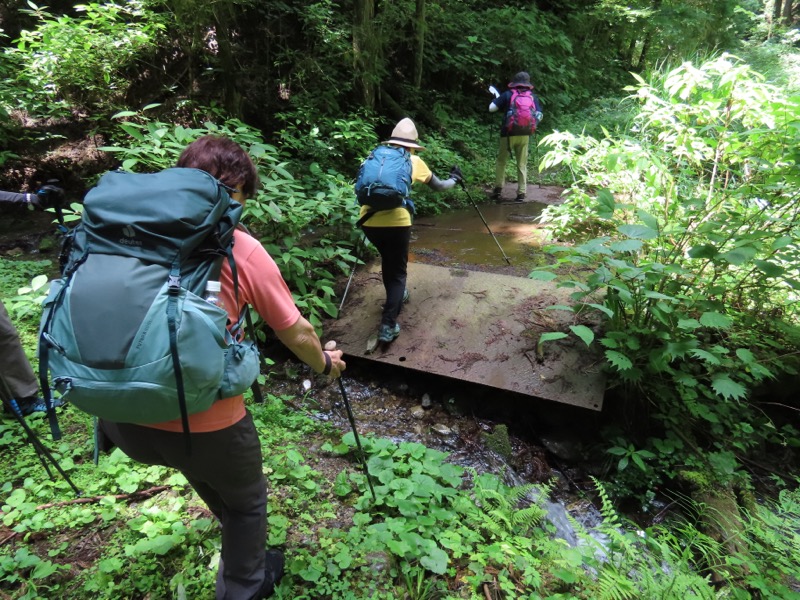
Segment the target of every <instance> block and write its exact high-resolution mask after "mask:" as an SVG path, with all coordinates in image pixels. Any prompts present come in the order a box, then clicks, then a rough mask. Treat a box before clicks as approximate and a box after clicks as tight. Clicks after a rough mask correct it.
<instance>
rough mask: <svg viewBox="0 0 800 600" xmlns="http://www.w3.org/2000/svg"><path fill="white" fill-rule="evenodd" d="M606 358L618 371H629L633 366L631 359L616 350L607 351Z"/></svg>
mask: <svg viewBox="0 0 800 600" xmlns="http://www.w3.org/2000/svg"><path fill="white" fill-rule="evenodd" d="M606 358H607V359H608V362H610V363H611V364H612V365H614V367H615V368H616V369H617V371H627V370H628V369H630V368H631V367H632V366H633V363H632V362H631V359H630V358H628V357H627V356H625V355H624V354H623V353H622V352H617V351H616V350H606Z"/></svg>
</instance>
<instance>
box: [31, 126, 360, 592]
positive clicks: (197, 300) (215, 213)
mask: <svg viewBox="0 0 800 600" xmlns="http://www.w3.org/2000/svg"><path fill="white" fill-rule="evenodd" d="M258 181H259V179H258V173H257V170H256V167H255V165H254V164H253V162H252V160H251V158H250V156H249V155H248V154H247V152H245V151H244V150H243V149H242V148H241V147H240V146H239V145H238V144H236V143H235V142H233V141H232V140H229V139H227V138H223V137H217V136H205V137H202V138H200V139H198V140H196V141H194V142H193V143H191V144H190V145H189V146H187V147H186V149H185V150H184V151H183V153H182V154H181V156H180V158H179V160H178V164H177V167H176V168H172V169H166V170H164V171H161V172H159V173H153V174H135V173H125V172H119V171H117V172H111V173H107V174H106V175H104V176H103V178H101V179H100V181H99V182H98V185H97V186H96V187H95V188H94V189H93V190H91V191H90V192H89V194H87V196H86V198H85V200H84V213H83V214H84V216H83V222H82V224H81V226H80V227H79V228H77V230H76V231H75V235H74V236H73V240H72V247H71V249H70V250H69V258H68V260H67V261H66V267H65V271H64V276H63V277H62V280H59V281H58V282H54V283H53V284H51V291H50V294H49V296H48V298H47V300H46V301H45V313H46V314H45V316H44V317H43V325H42V333H41V339H40V365H41V364H42V361H43V358H44V362H45V366H46V367H49V369H50V371H51V373H52V377H53V381H54V384H55V385H56V388H57V389H58V390H59V391H61V393H62V394H63V398H64V399H65V400H69V401H71V402H72V403H73V404H74V405H75V406H76V407H77V408H79V409H81V410H84V411H86V412H88V413H90V414H93V415H96V416H98V417H99V423H98V432H97V433H98V437H99V444H100V445H101V446H102V448H103V449H104V450H109V449H110V448H112V447H113V446H118V447H119V448H120V449H121V450H122V451H123V452H125V454H127V455H128V456H130V457H131V458H133V459H134V460H137V461H139V462H142V463H145V464H155V465H164V466H168V467H172V468H175V469H178V470H179V471H180V472H181V473H182V474H183V475H184V476H185V477H186V479H187V481H188V482H189V483H190V484H191V485H192V487H193V488H194V490H195V491H196V492H197V494H198V496H200V498H202V499H203V501H204V502H205V503H206V504H207V505H208V507H209V509H210V510H211V512H212V513H214V515H215V516H216V517H217V518H218V519H219V521H220V524H221V529H222V550H221V555H220V561H219V569H218V572H217V582H216V598H217V600H223V599H224V600H258V599H261V598H267V597H269V596H271V595H272V593H273V591H274V588H275V586H276V585H277V583H278V582H279V580H280V578H281V576H282V575H283V567H284V557H283V553H282V552H280V551H279V550H277V549H269V550H267V549H266V542H267V515H266V507H267V486H266V480H265V478H264V473H263V468H264V466H263V459H262V453H261V444H260V440H259V437H258V432H257V430H256V428H255V425H254V423H253V419H252V417H251V415H250V413H249V411H248V410H247V408H246V406H245V403H244V398H243V396H242V393H243V392H244V391H245V390H246V389H247V388H248V387H249V386H250V385H251V384H253V383H254V380H255V378H256V376H257V375H258V369H259V362H258V351H257V349H256V348H255V346H254V345H253V344H249V343H248V342H249V340H246V339H243V335H242V330H243V328H244V321H246V320H247V306H248V305H249V306H252V307H253V309H254V310H256V311H257V312H258V314H259V315H260V316H261V317H262V318H263V319H264V322H265V323H266V324H267V325H268V326H269V327H271V328H272V329H273V330H274V331H275V334H276V336H277V337H278V339H279V340H280V341H281V342H282V343H283V344H285V345H286V346H287V347H288V348H289V349H290V350H291V351H292V352H293V353H294V354H295V355H296V356H297V357H298V358H299V359H300V360H302V361H303V362H304V363H306V364H307V365H309V366H310V367H311V368H312V369H313V370H314V371H316V372H318V373H324V374H326V375H329V376H330V377H339V376H340V375H341V373H342V372H343V371H344V370H345V368H346V365H345V363H344V361H343V360H342V352H341V351H339V350H333V351H323V350H322V346H321V343H320V340H319V338H318V337H317V334H316V333H315V331H314V328H313V326H312V325H311V324H310V323H309V322H308V320H306V319H305V318H304V317H303V316H302V315H301V314H300V312H299V310H298V308H297V307H296V305H295V303H294V300H293V298H292V295H291V292H290V291H289V289H288V287H287V285H286V283H285V281H284V280H283V278H282V276H281V274H280V271H279V270H278V267H277V265H276V264H275V261H274V260H272V258H271V257H270V256H269V254H267V252H266V250H265V249H264V247H263V246H262V245H261V243H260V242H259V241H258V240H256V239H255V238H253V237H252V236H250V235H249V234H248V233H247V232H246V231H245V230H244V229H242V228H241V227H240V226H238V221H239V216H240V215H241V211H242V205H243V203H244V202H245V201H246V199H247V198H248V197H251V196H252V195H253V194H254V193H255V190H256V187H257V184H258ZM234 242H235V243H234ZM145 291H146V293H145ZM121 307H125V308H124V310H123V309H121ZM43 355H44V356H43ZM256 385H257V383H256Z"/></svg>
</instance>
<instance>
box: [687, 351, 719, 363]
mask: <svg viewBox="0 0 800 600" xmlns="http://www.w3.org/2000/svg"><path fill="white" fill-rule="evenodd" d="M689 354H691V355H692V356H694V357H695V358H699V359H700V360H703V361H705V362H707V363H708V364H710V365H718V364H720V360H719V358H718V357H717V356H715V355H714V354H711V352H706V351H705V350H700V349H699V348H695V349H694V350H691V351H690V352H689Z"/></svg>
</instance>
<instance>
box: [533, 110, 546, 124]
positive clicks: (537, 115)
mask: <svg viewBox="0 0 800 600" xmlns="http://www.w3.org/2000/svg"><path fill="white" fill-rule="evenodd" d="M533 116H534V117H536V122H537V123H541V122H542V119H543V118H544V115H543V114H542V113H541V112H539V111H538V110H537V111H536V112H535V113H534V115H533Z"/></svg>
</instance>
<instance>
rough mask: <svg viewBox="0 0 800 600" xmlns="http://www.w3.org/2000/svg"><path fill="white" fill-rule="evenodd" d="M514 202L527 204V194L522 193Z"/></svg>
mask: <svg viewBox="0 0 800 600" xmlns="http://www.w3.org/2000/svg"><path fill="white" fill-rule="evenodd" d="M514 202H525V194H523V193H521V192H520V193H519V194H517V197H516V198H514Z"/></svg>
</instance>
